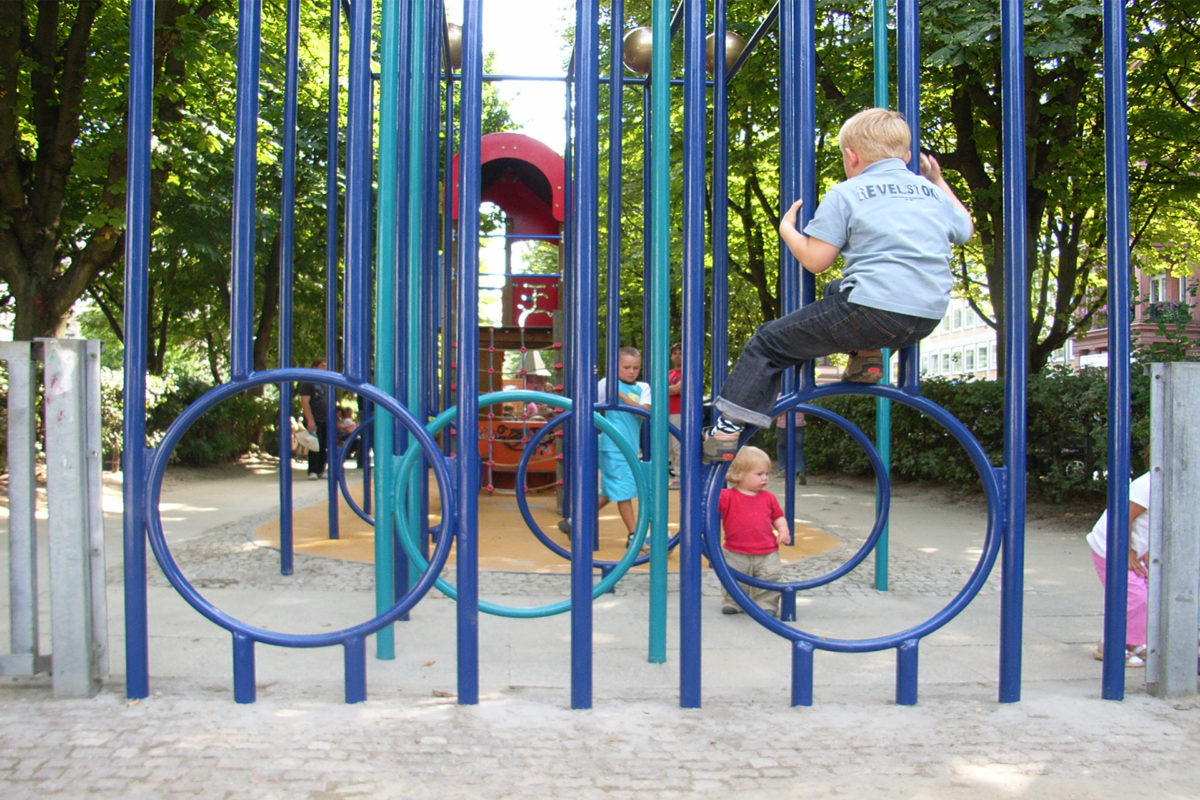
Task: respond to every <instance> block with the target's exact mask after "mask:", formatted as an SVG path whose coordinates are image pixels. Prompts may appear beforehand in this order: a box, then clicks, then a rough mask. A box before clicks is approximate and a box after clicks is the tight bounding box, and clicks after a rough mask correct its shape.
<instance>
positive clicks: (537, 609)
mask: <svg viewBox="0 0 1200 800" xmlns="http://www.w3.org/2000/svg"><path fill="white" fill-rule="evenodd" d="M509 400H522V401H525V400H528V401H533V402H541V403H548V404H550V405H553V406H556V407H558V408H562V409H564V413H565V412H569V411H570V410H571V408H572V405H573V404H572V402H571V400H570V399H569V398H566V397H560V396H559V395H554V394H549V393H547V392H536V391H532V390H527V389H517V390H508V391H501V392H489V393H487V394H483V395H480V396H479V401H478V402H479V406H480V407H483V406H490V405H495V404H497V403H503V402H506V401H509ZM457 413H458V410H457V407H455V406H450V407H449V408H447V409H446V410H445V411H443V412H442V413H441V414H439V415H438V416H437V417H435V418H434V419H433V421H432V422H430V423H429V424H428V425H427V426H426V428H427V429H428V434H435V433H437V432H438V431H440V430H441V429H442V428H444V427H445V426H446V425H447V424H448V423H450V422H451V421H452V420H453V419H454V418H455V416H456V414H457ZM593 416H594V419H595V423H596V427H598V428H599V429H600V430H602V431H604V432H605V433H607V434H608V435H609V436H610V437H611V438H612V440H613V441H614V442H615V443H616V445H617V447H619V448H620V449H621V453H622V454H623V455H624V456H625V459H626V460H627V461H628V462H629V464H630V466H631V467H632V468H633V477H634V481H635V483H636V484H637V492H638V496H639V497H644V496H646V494H647V493H648V487H647V486H646V475H645V470H643V469H642V462H641V461H640V460H638V456H637V452H636V451H634V449H633V445H632V444H630V443H629V442H627V441H626V440H625V437H624V436H622V435H621V433H620V431H618V430H617V429H616V427H615V426H614V425H613V424H612V423H611V422H609V421H608V420H607V419H605V418H604V417H603V416H601V415H600V414H599V413H596V414H594V415H593ZM416 453H417V451H416V450H415V449H413V448H410V449H409V450H407V451H406V452H405V453H404V456H403V457H402V458H401V460H400V463H399V465H398V467H397V470H396V486H395V492H396V496H397V497H400V498H404V496H405V492H404V491H403V490H404V488H405V487H406V486H407V484H408V482H409V481H410V480H412V479H413V476H412V475H411V473H412V472H413V468H414V466H415V465H416ZM402 504H403V499H401V501H400V502H399V503H397V504H396V510H395V512H394V514H393V518H394V519H395V523H396V537H397V539H399V541H400V546H401V547H403V548H404V552H405V553H406V554H407V555H408V557H409V559H411V560H412V562H413V563H415V564H417V565H424V564H425V563H426V561H425V556H424V555H422V554H421V551H420V550H419V549H418V548H417V543H416V537H415V536H413V535H412V532H411V531H410V530H409V527H408V522H407V519H406V518H407V516H408V515H407V514H406V513H401V512H402V511H404V510H405V509H404V508H403V505H402ZM442 508H443V509H445V508H449V506H447V505H446V503H445V502H444V501H443V503H442ZM448 518H449V516H448V515H446V514H443V515H442V523H443V524H445V521H446V520H447V519H448ZM649 525H650V514H649V511H648V510H647V509H646V504H645V503H638V513H637V527H636V528H635V529H634V535H633V541H632V542H630V543H629V547H628V549H627V550H626V551H625V555H624V557H622V558H621V560H620V561H617V562H616V566H615V568H614V569H613V570H612V571H611V572H609V573H608V574H607V575H605V576H604V577H603V578H602V579H601V580H600V582H599V583H597V584H596V585H595V586H594V587H592V597H593V598H595V597H599V596H600V595H602V594H604V593H605V592H607V591H608V590H609V589H611V588H612V587H613V586H615V585H616V583H617V581H619V580H620V579H621V578H623V577H624V576H625V573H626V572H627V571H628V570H629V568H630V567H631V566H633V564H634V563H635V562H636V561H637V560H638V556H637V555H636V554H637V553H638V552H639V551H640V550H641V547H642V542H643V541H645V538H646V529H647V528H648V527H649ZM452 538H453V537H452V536H446V535H445V532H443V533H442V535H441V536H439V537H438V549H439V550H440V549H441V548H442V546H443V545H444V544H445V543H446V542H448V541H450V539H452ZM444 561H445V559H443V564H441V565H439V566H438V570H437V571H438V572H440V571H441V569H442V567H443V566H444ZM436 586H437V588H438V590H439V591H441V592H442V594H444V595H446V596H447V597H449V598H451V599H454V598H456V597H457V596H458V590H457V588H455V587H454V586H453V585H452V584H450V583H449V582H448V581H446V580H444V579H443V578H438V579H437V581H436ZM570 609H571V601H570V600H562V601H559V602H557V603H550V604H547V605H542V606H530V607H527V608H516V607H514V606H505V605H501V604H499V603H490V602H487V601H485V600H481V601H479V610H480V611H483V612H485V613H487V614H494V615H495V616H499V617H514V618H519V619H530V618H534V617H548V616H552V615H554V614H561V613H563V612H564V611H569V610H570Z"/></svg>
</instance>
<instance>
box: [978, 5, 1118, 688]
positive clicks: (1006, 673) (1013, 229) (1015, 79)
mask: <svg viewBox="0 0 1200 800" xmlns="http://www.w3.org/2000/svg"><path fill="white" fill-rule="evenodd" d="M1022 13H1023V11H1022V7H1021V3H1020V0H1005V1H1004V2H1003V3H1002V4H1001V8H1000V15H1001V16H1000V22H1001V31H1000V34H1001V42H1000V47H1001V51H1002V61H1001V80H1002V83H1003V97H1002V105H1003V108H1002V111H1003V114H1004V187H1003V191H1004V240H1005V241H1006V242H1008V246H1007V247H1005V248H1004V261H1005V263H1004V271H1005V275H1006V278H1007V280H1006V289H1005V303H1004V305H1005V318H1006V320H1007V325H1006V328H1005V332H1006V334H1007V339H1006V342H1007V348H1008V350H1007V353H1006V354H1005V362H1006V363H1005V375H1006V378H1005V381H1004V424H1005V429H1004V463H1005V465H1006V467H1007V470H1008V475H1007V482H1006V484H1005V487H1004V490H1005V509H1006V512H1007V517H1006V519H1007V523H1008V524H1007V525H1005V527H1004V536H1003V537H1002V542H1003V546H1004V553H1003V556H1002V558H1001V583H1002V598H1001V605H1000V695H999V697H1000V702H1002V703H1012V702H1016V701H1018V700H1020V699H1021V628H1022V623H1021V617H1022V608H1023V604H1024V599H1023V596H1024V586H1025V581H1024V571H1025V439H1026V424H1025V423H1026V409H1025V405H1026V403H1025V395H1026V388H1025V384H1026V381H1027V379H1028V373H1029V357H1028V353H1029V346H1028V333H1027V328H1026V325H1027V321H1028V319H1029V278H1028V274H1029V272H1028V268H1027V262H1026V259H1027V253H1026V243H1027V242H1028V241H1029V238H1028V231H1027V230H1026V224H1025V180H1026V177H1025V169H1026V167H1025V105H1024V104H1025V80H1024V63H1025V56H1024V22H1023V20H1022ZM1121 666H1122V668H1123V667H1124V662H1123V661H1122V665H1121Z"/></svg>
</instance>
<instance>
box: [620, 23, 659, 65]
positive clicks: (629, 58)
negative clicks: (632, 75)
mask: <svg viewBox="0 0 1200 800" xmlns="http://www.w3.org/2000/svg"><path fill="white" fill-rule="evenodd" d="M623 42H624V44H623V45H622V47H621V60H622V61H624V62H625V66H626V67H628V68H629V69H631V70H633V71H634V72H636V73H638V74H639V75H649V74H650V59H651V56H652V54H653V50H654V34H653V33H652V32H651V30H650V28H648V27H646V26H642V27H639V28H632V29H630V31H629V32H628V33H626V34H625V38H624V40H623Z"/></svg>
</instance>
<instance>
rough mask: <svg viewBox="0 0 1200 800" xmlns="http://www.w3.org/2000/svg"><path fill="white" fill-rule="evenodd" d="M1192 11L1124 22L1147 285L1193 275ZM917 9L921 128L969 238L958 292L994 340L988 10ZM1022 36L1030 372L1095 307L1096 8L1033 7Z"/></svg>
mask: <svg viewBox="0 0 1200 800" xmlns="http://www.w3.org/2000/svg"><path fill="white" fill-rule="evenodd" d="M1198 8H1200V7H1198V6H1197V5H1196V4H1195V3H1194V2H1185V3H1177V2H1148V3H1139V4H1137V6H1136V8H1131V9H1130V12H1129V24H1128V42H1129V44H1128V48H1129V55H1130V62H1129V133H1130V136H1129V153H1130V165H1129V166H1130V172H1129V178H1130V186H1129V194H1130V218H1131V219H1130V224H1131V233H1132V237H1131V239H1132V240H1131V247H1132V253H1133V256H1134V259H1135V261H1136V262H1137V263H1139V265H1140V266H1142V267H1143V268H1145V269H1147V270H1149V271H1162V270H1171V269H1173V270H1175V271H1176V272H1177V273H1178V272H1180V271H1182V270H1183V269H1186V270H1187V271H1189V272H1190V270H1191V265H1192V264H1193V263H1194V261H1193V258H1192V256H1191V253H1192V252H1194V250H1193V245H1194V243H1195V238H1196V226H1195V196H1196V192H1197V190H1198V189H1200V172H1198V171H1197V167H1198V166H1200V164H1198V162H1197V159H1198V155H1197V152H1196V139H1197V133H1196V125H1195V118H1196V113H1197V107H1196V102H1197V93H1198V92H1200V74H1198V73H1197V70H1196V66H1195V65H1196V61H1195V56H1196V55H1197V34H1198V33H1200V25H1198V23H1197V21H1196V20H1197V10H1198ZM922 9H923V15H922V25H923V27H922V37H923V39H922V41H923V48H924V49H925V50H926V51H927V52H929V53H930V55H929V56H928V58H927V59H926V60H925V61H926V66H927V68H926V70H925V71H924V72H923V73H922V79H923V81H925V85H926V86H929V87H931V88H932V89H933V91H931V92H927V93H926V94H925V95H924V98H925V102H924V103H923V106H922V114H923V118H922V128H923V130H924V131H927V132H929V136H928V139H927V141H928V142H929V145H930V147H931V149H933V150H935V151H936V152H938V153H939V155H940V156H941V157H942V162H943V166H945V167H946V168H947V169H950V170H953V171H955V172H957V173H958V174H959V175H960V176H961V177H962V178H963V179H964V180H965V181H966V184H967V186H968V187H969V191H968V195H969V199H968V200H967V202H968V205H969V206H970V208H971V209H972V213H973V216H974V218H975V227H976V230H977V231H978V233H979V237H978V240H979V248H978V250H977V251H976V252H975V253H973V254H972V257H971V258H967V259H964V260H963V261H961V262H960V264H959V281H960V284H961V285H962V286H963V288H965V289H966V290H967V292H968V296H969V297H979V296H981V295H980V293H981V292H982V293H984V294H985V296H988V297H989V298H990V301H991V308H992V309H994V310H995V317H994V322H995V324H996V326H997V328H998V329H999V330H1001V331H1002V330H1003V329H1004V325H1005V321H1004V318H1003V313H1004V302H1003V300H1004V292H1005V287H1004V282H1003V268H1004V254H1005V250H1006V248H1007V247H1009V246H1011V245H1012V243H1010V242H1007V241H1006V240H1005V237H1004V235H1003V228H1002V224H1003V219H1002V198H1001V188H1002V178H1003V167H1002V164H1001V163H1000V138H1001V132H1002V122H1001V82H1000V51H999V48H998V47H997V43H998V42H999V39H1000V27H999V25H1000V23H999V18H998V16H997V15H996V13H995V10H994V5H990V4H987V3H982V2H975V0H936V2H932V3H926V4H923V6H922ZM1025 24H1026V39H1025V60H1024V79H1025V84H1026V98H1027V101H1026V102H1025V104H1024V111H1025V116H1026V138H1025V142H1026V147H1025V158H1026V162H1027V164H1026V165H1027V175H1028V178H1027V181H1026V192H1027V197H1028V207H1027V212H1026V219H1025V224H1026V226H1027V230H1028V238H1027V241H1026V242H1025V250H1026V253H1025V256H1026V260H1027V266H1028V273H1029V280H1030V285H1031V290H1032V298H1031V300H1032V303H1031V305H1032V316H1031V320H1030V327H1029V335H1030V364H1031V368H1032V369H1035V370H1036V369H1040V368H1041V367H1042V366H1043V365H1044V364H1045V363H1046V359H1047V358H1048V357H1049V355H1050V353H1051V352H1053V351H1054V350H1055V349H1057V348H1058V347H1061V346H1062V344H1063V343H1064V342H1065V341H1066V340H1067V339H1068V338H1071V337H1072V336H1074V335H1075V334H1076V333H1077V332H1079V331H1080V330H1086V329H1087V327H1089V326H1090V320H1091V316H1092V314H1094V313H1095V312H1096V311H1097V310H1098V309H1099V308H1101V307H1102V306H1104V305H1106V304H1107V301H1108V298H1107V290H1106V283H1107V263H1108V259H1107V244H1108V242H1107V230H1106V214H1105V211H1106V208H1107V206H1106V201H1105V176H1104V137H1105V131H1104V96H1103V85H1102V75H1103V63H1102V57H1103V51H1104V46H1103V24H1102V7H1101V3H1099V2H1084V3H1078V2H1075V1H1074V0H1071V1H1070V2H1062V1H1061V0H1056V1H1055V2H1049V3H1038V4H1034V5H1032V6H1030V7H1028V8H1027V9H1026V11H1025ZM976 259H978V262H979V263H982V265H983V267H984V270H983V271H984V275H985V277H984V281H983V284H982V285H980V284H979V282H978V281H977V279H976V277H975V272H974V266H975V260H976ZM1185 264H1186V266H1185ZM1003 343H1004V340H1003V338H1001V339H1000V344H1001V345H1003Z"/></svg>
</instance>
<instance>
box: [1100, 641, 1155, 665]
mask: <svg viewBox="0 0 1200 800" xmlns="http://www.w3.org/2000/svg"><path fill="white" fill-rule="evenodd" d="M1092 658H1094V659H1096V660H1097V661H1103V660H1104V642H1097V643H1096V649H1095V650H1093V651H1092ZM1144 666H1146V645H1144V644H1139V645H1134V646H1133V647H1129V646H1126V647H1125V667H1126V668H1131V667H1134V668H1136V667H1144Z"/></svg>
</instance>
